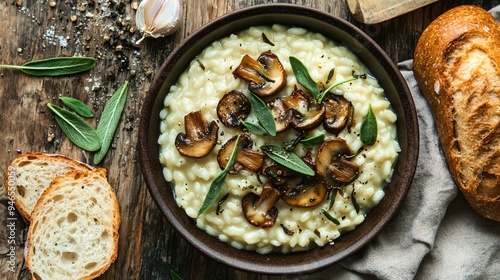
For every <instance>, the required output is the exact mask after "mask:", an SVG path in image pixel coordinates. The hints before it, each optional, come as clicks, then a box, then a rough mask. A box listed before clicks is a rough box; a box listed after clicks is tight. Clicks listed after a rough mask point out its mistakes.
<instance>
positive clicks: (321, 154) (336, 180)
mask: <svg viewBox="0 0 500 280" xmlns="http://www.w3.org/2000/svg"><path fill="white" fill-rule="evenodd" d="M350 156H351V149H350V148H349V146H348V145H347V143H346V141H345V140H343V139H341V138H334V139H330V140H327V141H325V142H324V143H323V144H321V146H320V147H319V149H318V154H317V155H316V172H317V173H318V174H319V175H321V176H322V177H323V178H324V179H325V183H326V185H327V187H328V188H340V187H341V186H343V185H345V184H348V183H350V182H352V181H353V180H354V179H355V178H356V177H357V176H358V174H359V167H358V165H357V164H356V163H354V162H352V161H350V160H349V159H348V158H349V157H350Z"/></svg>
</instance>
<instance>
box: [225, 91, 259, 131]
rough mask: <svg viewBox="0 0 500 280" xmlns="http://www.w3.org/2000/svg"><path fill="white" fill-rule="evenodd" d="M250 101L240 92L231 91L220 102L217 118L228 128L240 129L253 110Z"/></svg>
mask: <svg viewBox="0 0 500 280" xmlns="http://www.w3.org/2000/svg"><path fill="white" fill-rule="evenodd" d="M251 108H252V107H251V105H250V100H248V97H246V96H245V95H244V94H243V93H242V92H240V91H236V90H233V91H230V92H228V93H226V94H224V96H223V97H222V98H221V100H219V104H217V116H219V119H220V120H221V122H222V123H223V124H224V125H225V126H227V127H238V126H240V125H241V120H244V119H245V118H246V117H247V116H248V115H249V114H250V110H251Z"/></svg>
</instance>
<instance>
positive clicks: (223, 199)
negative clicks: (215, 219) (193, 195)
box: [215, 193, 229, 215]
mask: <svg viewBox="0 0 500 280" xmlns="http://www.w3.org/2000/svg"><path fill="white" fill-rule="evenodd" d="M228 197H229V193H226V194H225V195H224V196H223V197H222V198H221V199H220V200H219V201H217V209H215V214H216V215H219V214H220V212H221V211H220V207H221V206H222V204H223V203H224V201H226V199H227V198H228Z"/></svg>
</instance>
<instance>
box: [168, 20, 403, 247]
mask: <svg viewBox="0 0 500 280" xmlns="http://www.w3.org/2000/svg"><path fill="white" fill-rule="evenodd" d="M263 33H264V34H265V35H266V37H267V38H268V39H269V41H271V42H272V43H273V44H274V46H273V45H271V44H269V42H265V40H263V37H262V34H263ZM266 51H271V52H273V53H274V54H276V55H277V56H278V57H279V60H280V62H281V63H282V64H283V67H284V69H285V71H286V73H287V84H286V87H285V88H284V89H283V90H282V91H280V92H279V93H278V94H277V96H286V95H289V94H290V93H291V92H292V91H293V89H294V86H296V85H297V81H296V79H295V76H294V75H293V71H292V68H291V66H290V61H289V57H290V56H294V57H296V58H298V59H299V60H300V61H302V62H303V63H304V65H305V66H306V67H307V69H308V70H309V73H310V75H311V77H312V78H313V80H314V81H326V80H327V79H328V75H329V72H330V70H331V69H335V71H334V75H333V77H332V78H331V81H330V82H329V84H328V85H331V84H335V83H337V82H340V81H344V80H346V79H349V78H351V77H352V75H353V73H357V74H368V76H367V78H366V79H356V80H354V81H352V82H349V83H345V84H342V85H340V86H338V87H336V88H335V89H334V91H335V93H336V94H343V96H344V97H345V98H346V99H347V100H349V101H350V102H351V103H352V105H353V107H354V122H353V126H352V129H351V132H350V133H349V132H348V131H347V129H344V130H342V132H340V133H339V135H338V137H340V138H342V139H344V140H345V141H346V142H347V143H348V145H349V147H350V149H351V151H353V153H355V152H356V151H358V150H361V152H360V153H358V154H357V155H356V156H355V158H353V159H352V161H353V162H355V163H356V164H357V165H358V166H359V177H357V179H356V180H355V181H354V182H352V183H350V184H348V185H347V186H344V187H342V188H343V192H337V193H336V194H334V195H332V197H327V199H325V200H324V201H323V202H322V203H321V204H319V205H318V206H314V207H308V208H306V207H292V206H289V205H287V204H285V203H284V202H283V201H282V200H279V201H278V202H277V204H276V207H277V208H278V210H279V214H278V217H277V220H276V223H275V224H274V226H272V227H270V228H261V227H256V226H253V225H251V224H250V223H248V222H247V220H246V219H245V216H244V214H243V212H242V205H241V204H242V203H241V199H242V197H243V196H244V195H245V194H246V193H248V192H254V193H257V194H259V193H260V191H261V189H262V183H260V182H259V180H258V178H257V176H256V174H255V173H253V172H250V171H247V170H242V171H241V172H240V173H239V174H237V175H231V174H229V175H228V176H227V178H226V181H225V184H224V187H223V190H222V192H221V195H220V197H219V199H220V198H221V197H222V196H224V195H225V194H228V193H229V196H228V197H227V199H225V200H224V201H223V202H222V203H221V204H220V206H219V211H218V212H217V211H216V208H217V203H215V204H214V205H213V206H212V208H210V209H209V210H208V211H206V212H205V213H204V214H202V215H200V216H199V217H197V214H198V210H199V209H200V207H201V205H202V203H203V200H204V198H205V195H206V194H207V191H208V189H209V187H210V184H211V182H212V181H213V179H214V178H215V177H216V176H217V175H218V174H219V173H220V172H221V168H220V167H219V165H218V163H217V159H216V157H217V152H218V151H219V149H220V148H221V146H222V145H223V144H224V143H226V141H228V140H229V139H230V138H232V137H233V136H234V135H237V134H240V133H242V132H241V129H240V128H228V127H226V126H224V125H223V124H222V123H221V122H220V121H219V120H218V116H217V113H216V108H217V104H218V102H219V100H220V99H221V97H222V96H223V95H224V94H225V93H227V92H230V91H232V90H240V91H241V92H243V93H245V94H248V82H246V81H244V80H242V79H239V78H235V77H234V76H233V74H232V71H233V70H234V69H235V68H236V67H237V66H238V65H239V63H240V61H241V59H242V57H243V56H244V55H245V54H248V55H249V56H251V57H253V58H255V59H256V58H257V57H258V56H259V55H260V54H261V53H263V52H266ZM369 74H370V73H369V71H368V69H367V68H366V67H365V66H364V65H363V64H362V63H361V62H360V61H359V60H358V58H357V57H356V56H355V55H354V54H353V53H351V52H350V51H349V50H348V49H347V48H346V47H344V46H341V45H338V44H337V43H335V42H333V41H331V40H329V39H327V38H326V37H324V36H323V35H321V34H318V33H313V32H309V31H307V30H305V29H302V28H289V27H285V26H282V25H274V26H272V27H252V28H249V29H248V30H245V31H243V32H241V33H238V34H234V35H231V36H229V37H226V38H223V39H221V40H219V41H217V42H214V43H213V44H211V45H210V46H209V47H207V48H206V49H205V50H204V51H203V52H202V53H201V54H200V55H199V56H198V57H197V59H196V60H194V61H193V62H192V63H191V64H190V66H189V67H188V69H187V70H186V71H185V72H184V73H183V74H182V75H181V76H180V78H179V80H178V82H177V83H176V84H175V85H173V86H172V87H171V89H170V92H169V94H168V95H167V97H166V98H165V103H164V105H165V108H164V109H163V110H162V112H161V114H160V117H161V119H162V122H161V136H160V138H159V144H160V146H161V150H160V161H161V163H162V165H163V166H164V169H163V174H164V177H165V179H166V180H167V181H170V182H173V183H174V185H175V190H174V192H175V200H176V202H177V204H178V205H179V207H182V208H183V209H184V210H185V211H186V214H187V215H188V216H189V217H191V218H193V219H195V220H196V224H197V226H198V227H199V228H201V229H203V230H205V231H206V232H207V233H209V234H211V235H214V236H217V237H218V238H219V239H220V240H222V241H224V242H227V243H229V244H230V245H232V246H234V247H236V248H240V249H247V250H255V251H257V252H259V253H268V252H271V251H279V252H284V253H286V252H291V251H300V250H306V249H308V248H311V247H313V246H323V245H325V244H332V243H333V242H332V241H333V240H335V239H336V238H337V237H339V236H340V235H341V234H342V233H344V232H346V231H350V230H352V229H354V228H355V227H356V226H357V225H359V224H360V223H362V222H363V220H364V218H365V215H366V214H367V213H368V211H369V210H370V209H371V208H372V207H374V206H375V205H377V203H378V202H379V201H380V200H381V199H382V197H383V196H384V190H383V187H384V186H385V185H386V184H387V183H388V182H389V181H390V179H391V175H392V171H393V164H394V162H395V160H396V158H397V156H398V153H399V151H400V148H399V145H398V142H397V139H396V126H395V122H396V115H395V113H394V112H393V111H392V109H391V105H390V103H389V101H388V100H387V99H386V98H385V95H384V90H383V89H382V88H381V87H380V85H379V84H378V82H377V80H376V79H374V78H373V77H372V76H371V75H369ZM299 87H300V86H299ZM369 104H371V106H372V109H373V112H374V113H375V115H376V118H377V126H378V137H377V141H376V143H375V144H374V145H372V146H367V147H363V143H362V142H361V140H360V137H359V134H360V133H359V131H360V126H361V123H362V120H363V117H364V116H365V115H367V111H368V105H369ZM197 110H201V112H202V114H203V116H204V117H205V119H206V120H207V121H208V122H210V121H212V120H216V121H217V123H218V124H219V133H218V143H217V145H216V146H215V148H214V149H213V150H212V151H211V152H210V153H209V154H208V155H207V156H205V157H203V158H189V157H184V156H181V155H180V154H179V152H178V151H177V149H176V146H175V144H174V142H175V138H176V136H177V135H178V134H179V133H181V132H184V129H185V128H184V116H185V115H187V114H189V113H191V112H193V111H197ZM250 117H251V116H250ZM320 133H324V134H325V137H326V138H325V139H328V138H335V137H336V136H335V135H333V134H331V133H328V132H325V131H324V129H323V127H322V126H319V127H318V128H317V129H315V130H313V131H311V132H310V133H309V135H317V134H320ZM298 134H299V133H298V132H297V131H296V130H294V129H291V128H290V129H287V130H286V131H284V132H282V133H279V134H278V135H277V136H276V137H270V136H265V137H263V136H256V135H251V137H252V139H253V141H254V149H256V150H258V149H259V147H260V146H262V145H264V144H267V145H269V144H273V145H281V144H282V143H283V141H285V140H292V139H294V138H296V137H297V135H298ZM361 148H362V149H361ZM306 151H307V148H306V147H305V146H304V145H301V144H299V145H298V146H297V147H296V148H295V150H294V152H295V153H296V154H297V155H299V156H303V155H304V154H305V152H306ZM313 152H314V151H313ZM353 188H354V192H353ZM332 193H333V192H332ZM351 195H354V199H353V198H351ZM333 196H334V197H333ZM219 199H218V200H219ZM330 199H334V203H333V207H331V208H330V209H329V206H330ZM353 201H354V202H353ZM354 204H358V205H359V209H358V210H359V211H357V209H356V208H357V207H355V205H354ZM324 210H327V211H328V213H329V214H330V215H331V216H333V217H335V218H336V219H337V220H338V221H339V222H340V224H339V225H337V224H335V223H334V222H332V221H330V220H329V219H328V218H327V217H326V216H325V215H324V213H323V211H324ZM284 228H285V229H286V230H285V229H284ZM287 233H288V234H287Z"/></svg>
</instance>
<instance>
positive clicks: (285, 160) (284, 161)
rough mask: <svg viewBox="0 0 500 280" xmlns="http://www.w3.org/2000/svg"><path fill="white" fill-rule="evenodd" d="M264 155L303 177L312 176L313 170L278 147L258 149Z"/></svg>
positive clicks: (266, 146)
mask: <svg viewBox="0 0 500 280" xmlns="http://www.w3.org/2000/svg"><path fill="white" fill-rule="evenodd" d="M260 148H261V149H262V151H264V153H265V154H266V155H267V156H268V157H270V158H271V159H272V160H274V161H276V162H277V163H279V164H281V165H283V166H285V167H288V168H290V169H291V170H294V171H296V172H299V173H301V174H304V175H309V176H314V174H315V172H314V170H313V169H312V168H311V167H309V166H308V165H307V164H306V163H305V162H304V161H303V160H301V159H300V158H299V157H298V156H297V155H296V154H294V153H293V152H290V151H287V150H285V149H283V148H282V147H280V146H274V145H264V146H261V147H260Z"/></svg>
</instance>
